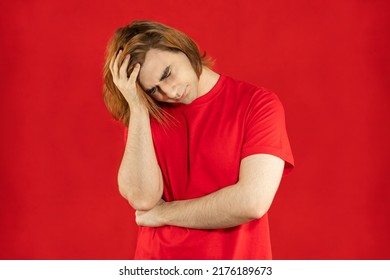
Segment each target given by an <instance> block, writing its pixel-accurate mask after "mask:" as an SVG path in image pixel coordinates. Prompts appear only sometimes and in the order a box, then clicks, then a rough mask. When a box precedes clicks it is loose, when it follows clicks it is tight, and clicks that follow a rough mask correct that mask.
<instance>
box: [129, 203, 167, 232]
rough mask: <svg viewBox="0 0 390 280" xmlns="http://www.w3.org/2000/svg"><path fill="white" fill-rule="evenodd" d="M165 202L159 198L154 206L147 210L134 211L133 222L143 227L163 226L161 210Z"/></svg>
mask: <svg viewBox="0 0 390 280" xmlns="http://www.w3.org/2000/svg"><path fill="white" fill-rule="evenodd" d="M166 203H167V202H165V201H164V200H163V199H160V200H159V202H157V204H156V206H154V207H153V208H152V209H150V210H147V211H135V222H136V223H137V225H139V226H144V227H162V226H165V225H166V224H164V222H163V221H162V210H163V209H164V206H165V204H166Z"/></svg>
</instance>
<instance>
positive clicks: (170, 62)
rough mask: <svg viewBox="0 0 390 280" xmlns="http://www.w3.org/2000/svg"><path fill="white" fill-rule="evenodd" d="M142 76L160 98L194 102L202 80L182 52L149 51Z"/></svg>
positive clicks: (143, 82) (147, 88) (142, 81)
mask: <svg viewBox="0 0 390 280" xmlns="http://www.w3.org/2000/svg"><path fill="white" fill-rule="evenodd" d="M138 78H139V82H140V84H141V86H142V87H143V89H144V90H145V92H146V93H147V94H149V95H150V96H151V97H153V98H154V99H155V100H157V101H161V102H170V103H183V104H190V103H192V102H193V101H194V100H195V99H196V98H197V97H198V86H199V79H198V77H197V75H196V73H195V71H194V69H193V68H192V65H191V63H190V60H189V59H188V58H187V56H186V55H185V54H184V53H182V52H170V51H162V50H157V49H151V50H149V51H148V52H147V53H146V56H145V61H144V63H143V65H142V66H141V70H140V72H139V76H138Z"/></svg>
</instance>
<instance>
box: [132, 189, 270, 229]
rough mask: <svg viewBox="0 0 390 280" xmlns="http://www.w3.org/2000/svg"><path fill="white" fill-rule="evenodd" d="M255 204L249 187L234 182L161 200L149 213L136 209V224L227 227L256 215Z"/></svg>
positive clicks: (257, 212)
mask: <svg viewBox="0 0 390 280" xmlns="http://www.w3.org/2000/svg"><path fill="white" fill-rule="evenodd" d="M257 206H258V201H255V198H254V197H253V195H251V194H250V193H249V189H248V190H247V189H245V187H242V186H240V185H238V184H237V185H232V186H228V187H225V188H223V189H220V190H218V191H216V192H214V193H211V194H209V195H206V196H203V197H200V198H195V199H189V200H179V201H173V202H164V203H161V204H160V205H157V206H156V207H155V208H154V209H152V210H151V211H149V212H143V211H139V212H138V213H137V220H138V221H137V223H138V224H141V225H145V226H162V225H172V226H179V227H186V228H193V229H219V228H228V227H233V226H237V225H240V224H243V223H245V222H248V221H251V220H253V219H257V218H260V217H261V216H262V214H263V213H260V212H259V210H258V209H259V207H257ZM143 215H149V216H145V217H143Z"/></svg>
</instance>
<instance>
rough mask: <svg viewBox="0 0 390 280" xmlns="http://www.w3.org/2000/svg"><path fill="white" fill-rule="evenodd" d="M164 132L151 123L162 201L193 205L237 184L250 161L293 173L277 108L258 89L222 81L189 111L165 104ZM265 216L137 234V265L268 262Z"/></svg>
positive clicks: (223, 78)
mask: <svg viewBox="0 0 390 280" xmlns="http://www.w3.org/2000/svg"><path fill="white" fill-rule="evenodd" d="M164 110H166V111H167V112H168V113H169V114H170V115H171V116H172V117H173V118H174V119H175V121H173V122H172V123H171V124H170V125H169V126H168V127H163V126H161V125H160V124H158V123H157V122H156V121H154V120H152V121H151V129H152V135H153V141H154V146H155V150H156V155H157V160H158V163H159V165H160V168H161V171H162V174H163V180H164V195H163V198H164V199H165V200H166V201H173V200H183V199H191V198H197V197H201V196H204V195H207V194H209V193H211V192H215V191H217V190H219V189H221V188H223V187H226V186H229V185H233V184H235V183H237V181H238V177H239V167H240V161H241V160H242V159H243V158H245V157H246V156H249V155H252V154H261V153H264V154H272V155H275V156H277V157H280V158H282V159H283V160H284V161H285V162H286V164H285V170H284V174H286V173H287V172H289V171H290V170H291V169H292V167H293V164H294V163H293V156H292V153H291V149H290V144H289V141H288V137H287V133H286V128H285V117H284V110H283V106H282V104H281V103H280V101H279V99H278V98H277V96H276V95H275V94H274V93H272V92H270V91H268V90H265V89H263V88H259V87H255V86H253V85H250V84H248V83H245V82H241V81H236V80H234V79H232V78H230V77H227V76H221V77H220V78H219V80H218V82H217V84H216V85H215V86H214V87H213V88H212V90H211V91H210V92H208V93H207V94H205V95H203V96H201V97H199V98H197V99H196V100H194V101H193V102H192V103H191V104H189V105H184V104H180V105H177V104H174V105H170V104H166V105H164ZM271 258H272V255H271V244H270V236H269V229H268V217H267V214H266V215H264V216H263V217H262V218H260V219H257V220H253V221H251V222H248V223H245V224H242V225H239V226H236V227H232V228H226V229H218V230H197V229H189V228H181V227H176V226H164V227H159V228H152V227H140V228H139V233H138V242H137V247H136V252H135V259H183V260H185V259H271Z"/></svg>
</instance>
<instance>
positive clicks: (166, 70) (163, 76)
mask: <svg viewBox="0 0 390 280" xmlns="http://www.w3.org/2000/svg"><path fill="white" fill-rule="evenodd" d="M168 75H169V66H167V67H166V68H165V69H164V72H163V73H162V75H161V77H160V82H161V81H162V80H164V79H165V78H166V77H168ZM153 90H154V87H152V88H149V89H146V90H145V92H146V93H152V92H153Z"/></svg>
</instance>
